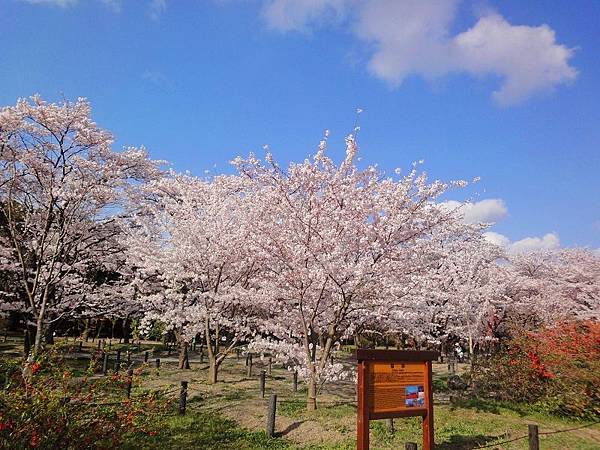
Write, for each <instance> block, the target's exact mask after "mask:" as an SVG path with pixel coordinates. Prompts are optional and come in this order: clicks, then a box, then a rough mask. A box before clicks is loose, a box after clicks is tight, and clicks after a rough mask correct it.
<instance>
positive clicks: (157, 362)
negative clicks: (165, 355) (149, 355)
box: [156, 358, 160, 369]
mask: <svg viewBox="0 0 600 450" xmlns="http://www.w3.org/2000/svg"><path fill="white" fill-rule="evenodd" d="M156 368H157V369H160V358H156Z"/></svg>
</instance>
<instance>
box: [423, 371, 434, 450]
mask: <svg viewBox="0 0 600 450" xmlns="http://www.w3.org/2000/svg"><path fill="white" fill-rule="evenodd" d="M425 371H426V372H427V375H426V378H425V386H424V389H425V398H426V401H427V405H428V410H429V412H428V413H427V414H426V415H425V416H424V417H423V450H432V449H433V447H434V446H435V442H434V437H433V407H432V405H433V383H432V381H431V361H425Z"/></svg>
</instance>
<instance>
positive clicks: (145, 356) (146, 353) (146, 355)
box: [144, 350, 148, 363]
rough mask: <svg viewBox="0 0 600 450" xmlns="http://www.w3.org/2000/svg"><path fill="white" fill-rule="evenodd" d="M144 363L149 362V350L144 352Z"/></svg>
mask: <svg viewBox="0 0 600 450" xmlns="http://www.w3.org/2000/svg"><path fill="white" fill-rule="evenodd" d="M144 362H145V363H147V362H148V350H146V351H145V352H144Z"/></svg>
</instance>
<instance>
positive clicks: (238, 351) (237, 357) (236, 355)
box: [235, 348, 240, 359]
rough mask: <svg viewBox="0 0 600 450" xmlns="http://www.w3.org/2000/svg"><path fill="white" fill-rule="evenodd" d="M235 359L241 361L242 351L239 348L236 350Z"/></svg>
mask: <svg viewBox="0 0 600 450" xmlns="http://www.w3.org/2000/svg"><path fill="white" fill-rule="evenodd" d="M235 359H240V349H239V348H236V349H235Z"/></svg>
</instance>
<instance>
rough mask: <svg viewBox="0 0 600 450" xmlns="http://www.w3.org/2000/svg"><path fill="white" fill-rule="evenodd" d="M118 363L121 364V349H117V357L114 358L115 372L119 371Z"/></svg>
mask: <svg viewBox="0 0 600 450" xmlns="http://www.w3.org/2000/svg"><path fill="white" fill-rule="evenodd" d="M120 365H121V350H117V358H116V359H115V373H117V372H119V366H120Z"/></svg>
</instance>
